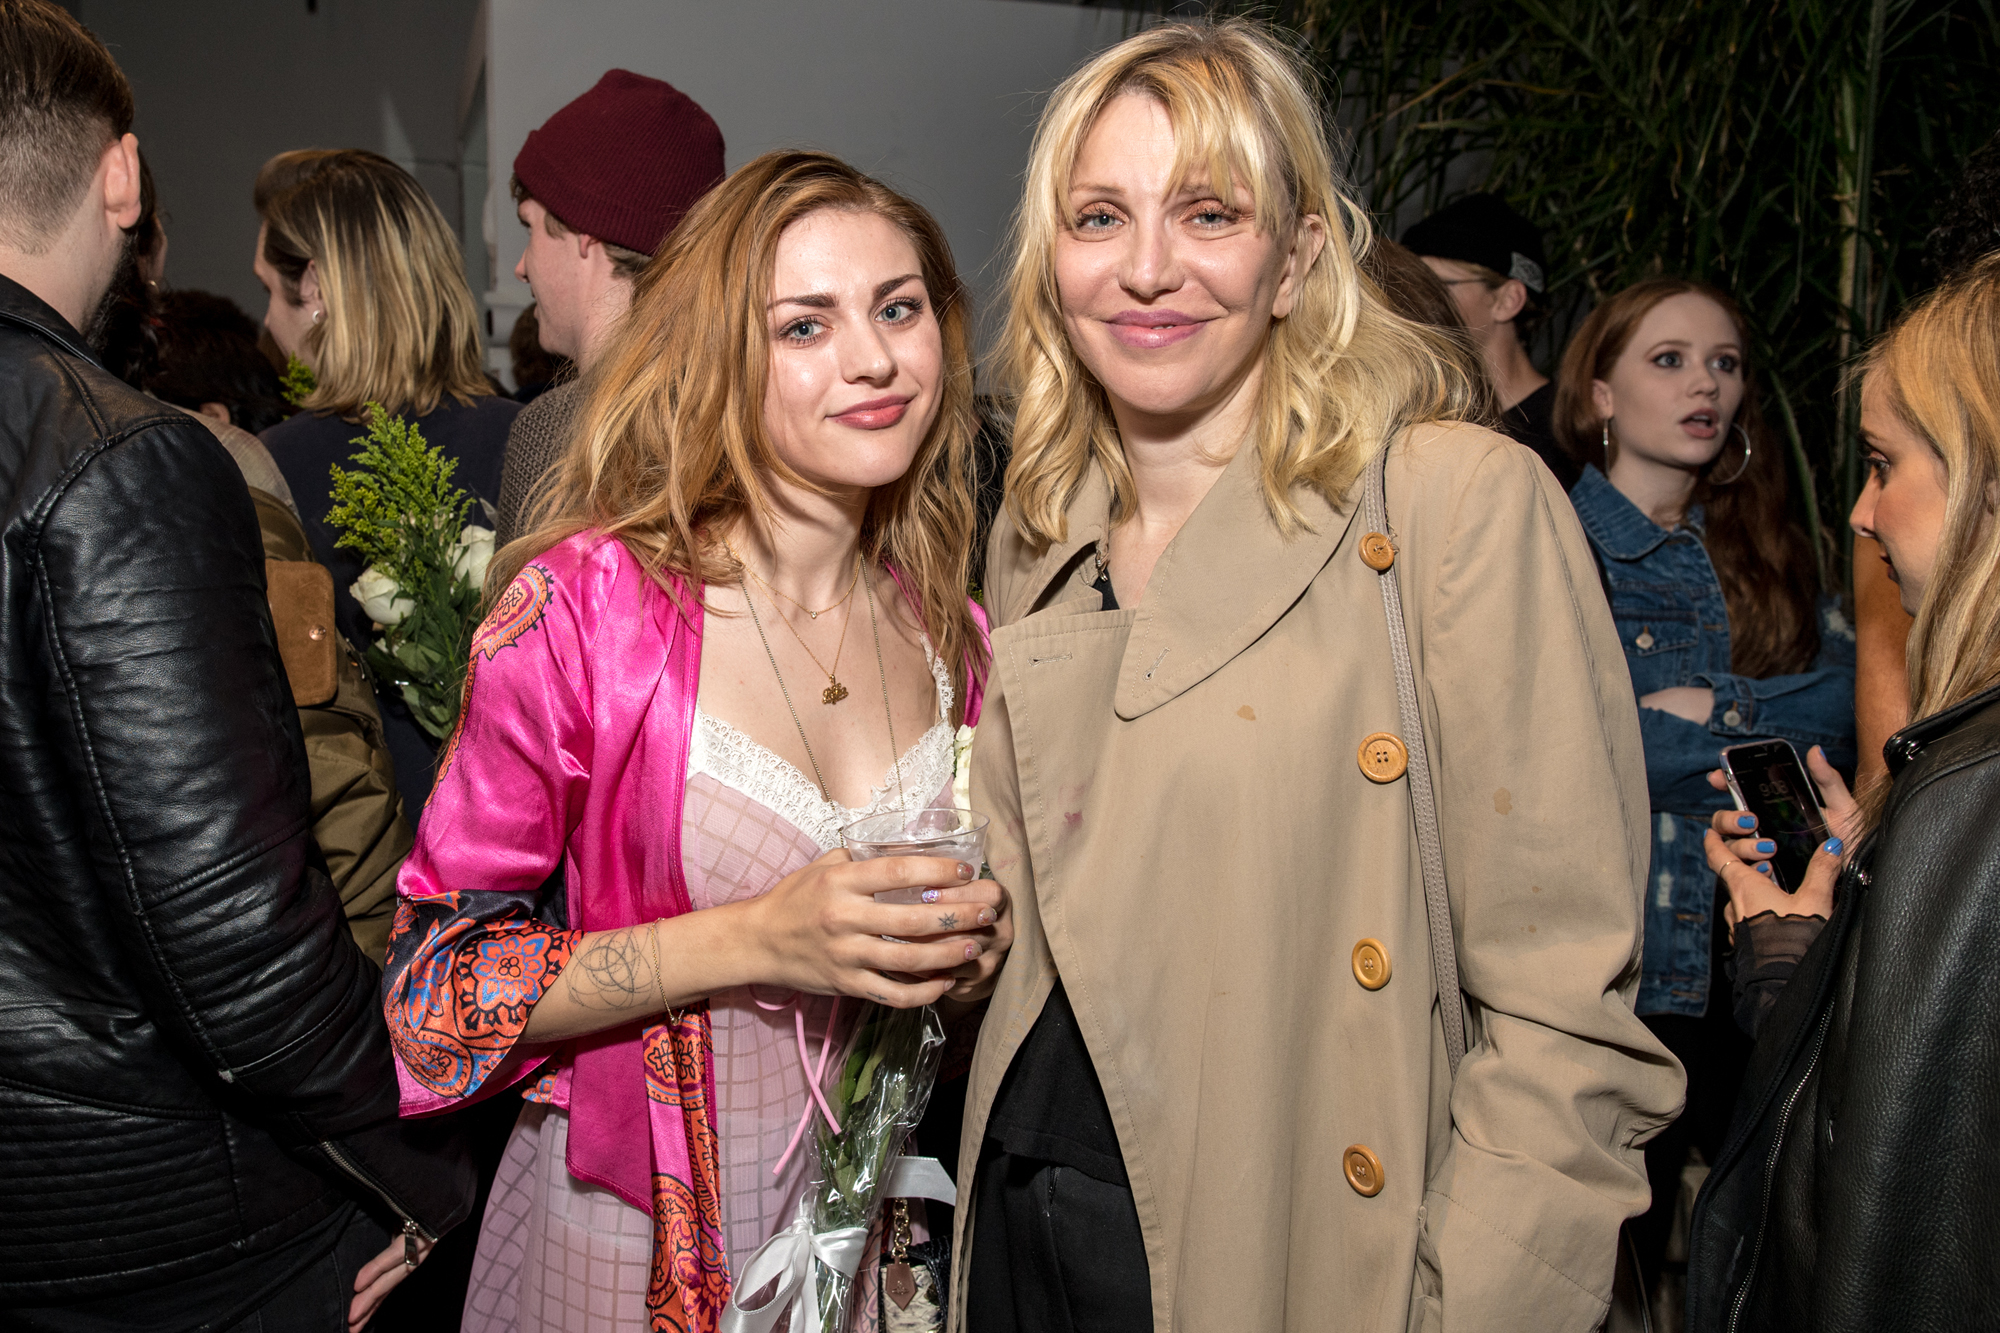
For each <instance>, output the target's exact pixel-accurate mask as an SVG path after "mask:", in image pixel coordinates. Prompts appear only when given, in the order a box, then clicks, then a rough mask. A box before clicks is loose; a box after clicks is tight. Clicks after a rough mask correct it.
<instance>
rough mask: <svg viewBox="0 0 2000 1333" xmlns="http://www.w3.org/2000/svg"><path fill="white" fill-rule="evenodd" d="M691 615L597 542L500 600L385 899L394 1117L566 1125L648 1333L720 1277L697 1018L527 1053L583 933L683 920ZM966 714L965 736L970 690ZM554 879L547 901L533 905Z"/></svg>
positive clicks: (701, 1317)
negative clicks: (607, 1208) (390, 896)
mask: <svg viewBox="0 0 2000 1333" xmlns="http://www.w3.org/2000/svg"><path fill="white" fill-rule="evenodd" d="M686 600H687V605H686V606H685V607H677V606H676V605H675V601H674V599H672V598H670V597H669V596H668V595H667V594H666V593H665V592H664V591H662V589H661V588H660V587H659V585H658V584H656V583H654V582H653V581H652V580H651V579H649V578H647V577H646V575H645V573H644V571H643V570H642V569H641V567H640V566H639V563H638V561H637V560H636V559H635V558H634V557H633V556H632V555H631V554H630V552H628V551H627V550H626V548H625V547H624V545H623V544H622V543H620V542H618V541H616V540H613V539H607V538H603V537H601V536H598V535H596V534H592V533H584V534H579V535H578V536H576V537H573V538H571V539H569V540H568V541H566V542H564V543H562V544H561V545H559V546H557V547H555V548H553V549H552V550H550V551H548V552H545V553H544V554H543V555H541V556H539V557H537V558H536V559H535V560H534V561H533V562H531V563H530V564H529V565H528V566H527V567H526V568H524V569H523V570H522V572H521V574H520V575H519V576H518V577H517V578H516V579H515V580H514V582H513V583H512V584H511V585H510V586H509V588H508V589H507V591H506V593H505V594H503V596H502V597H501V599H500V600H499V602H498V603H497V604H496V605H495V607H494V608H493V611H492V613H491V614H490V615H489V616H488V617H487V619H486V621H485V623H484V624H482V625H481V626H480V628H479V631H478V633H477V635H476V636H475V638H474V640H473V647H472V659H471V670H470V673H469V675H468V678H467V681H466V689H465V695H464V700H465V702H464V706H463V709H462V712H461V716H460V719H459V725H458V729H457V731H456V732H455V733H454V734H453V736H452V738H451V739H450V741H448V742H447V744H446V746H445V748H444V751H443V753H442V754H441V755H440V756H439V761H438V777H437V786H436V788H435V790H434V792H433V794H432V796H431V799H430V803H429V805H428V806H427V807H426V809H425V812H424V818H423V821H422V825H421V827H420V829H419V832H418V838H417V844H416V847H415V849H414V850H413V851H412V853H411V855H410V857H409V860H408V861H407V862H406V863H405V865H404V867H403V870H402V873H401V876H400V877H399V879H398V884H397V888H398V894H399V899H400V901H399V903H398V907H397V915H396V925H395V932H394V935H393V937H392V939H391V941H390V959H389V968H388V972H387V975H386V977H385V996H386V1001H385V1006H386V1013H387V1017H388V1021H389V1029H390V1033H391V1035H392V1039H393V1041H394V1044H395V1049H396V1052H397V1055H398V1057H399V1070H398V1072H399V1076H400V1078H401V1082H402V1089H403V1111H404V1114H405V1115H423V1114H427V1113H432V1112H436V1111H440V1110H445V1109H449V1108H450V1107H453V1106H456V1105H460V1104H463V1103H465V1102H469V1101H473V1100H477V1099H480V1098H483V1097H486V1096H489V1095H493V1094H495V1093H498V1092H500V1091H501V1090H503V1089H505V1088H507V1087H509V1086H511V1085H514V1084H517V1083H519V1082H521V1081H522V1080H524V1079H527V1078H529V1077H530V1076H531V1075H532V1076H536V1081H535V1083H534V1084H533V1086H532V1087H530V1088H529V1089H528V1091H527V1092H526V1094H525V1095H526V1096H527V1098H528V1099H529V1100H531V1101H542V1102H547V1103H551V1104H553V1105H555V1106H558V1107H565V1108H567V1113H568V1117H569V1121H568V1148H567V1167H568V1172H569V1175H570V1176H572V1177H574V1178H575V1179H576V1180H578V1181H584V1182H589V1183H591V1184H594V1185H597V1186H600V1187H602V1188H603V1189H606V1190H609V1191H611V1192H612V1193H613V1194H615V1195H616V1196H617V1197H618V1198H620V1199H622V1200H624V1201H625V1202H626V1203H628V1204H630V1205H631V1206H632V1207H634V1208H638V1209H640V1210H642V1211H643V1212H645V1213H646V1214H648V1215H649V1216H650V1217H651V1218H652V1220H653V1255H652V1270H651V1278H650V1283H649V1289H648V1292H647V1299H646V1305H647V1309H648V1314H649V1316H650V1321H651V1324H652V1326H653V1328H655V1329H661V1330H683V1329H685V1330H703V1331H709V1330H713V1329H714V1328H715V1325H716V1321H717V1319H718V1317H719V1314H720V1312H721V1310H722V1308H723V1307H724V1305H725V1304H726V1303H727V1300H728V1297H729V1290H730V1275H729V1266H728V1258H727V1256H726V1253H725V1249H726V1247H725V1246H724V1244H723V1239H722V1218H721V1211H720V1208H719V1205H718V1193H719V1179H720V1164H719V1160H718V1156H719V1150H718V1141H717V1134H716V1110H715V1108H716V1092H715V1086H716V1085H715V1065H714V1058H713V1046H712V1036H711V1027H710V1014H709V1011H708V1006H707V1005H706V1004H701V1005H695V1006H691V1007H690V1008H689V1009H688V1010H686V1011H685V1012H684V1013H682V1014H681V1015H680V1016H679V1017H677V1018H675V1019H674V1020H673V1021H671V1022H669V1021H665V1020H664V1018H663V1019H662V1020H661V1021H655V1022H652V1023H649V1024H646V1025H645V1026H644V1027H643V1030H642V1029H641V1027H640V1026H639V1025H636V1024H635V1025H631V1026H628V1027H625V1028H619V1029H613V1030H610V1031H607V1032H603V1033H600V1034H597V1035H595V1036H592V1037H588V1038H584V1039H582V1040H579V1041H575V1042H571V1043H566V1044H565V1045H564V1046H562V1047H561V1048H560V1049H555V1048H550V1047H530V1046H526V1045H523V1044H522V1043H521V1042H520V1036H521V1032H522V1030H523V1028H524V1027H525V1026H526V1023H527V1017H528V1013H529V1011H530V1010H531V1009H532V1008H533V1006H534V1004H535V1003H536V1001H537V1000H539V999H540V998H541V996H542V994H543V993H544V992H545V991H546V990H547V989H548V987H549V986H550V984H551V983H553V981H554V980H555V978H556V976H557V975H558V974H559V973H560V972H561V970H562V968H563V966H564V965H565V964H566V963H567V962H568V961H569V958H570V954H571V951H572V949H573V948H574V947H575V946H576V943H577V941H578V940H579V939H580V937H581V936H582V935H583V934H584V933H585V932H590V931H601V930H607V929H614V928H617V927H620V926H628V925H634V924H637V923H639V922H643V921H651V920H654V919H656V918H659V917H667V916H675V915H678V914H680V913H682V912H686V911H689V910H692V909H693V907H694V906H695V904H694V903H693V902H692V901H691V899H690V893H689V886H688V883H687V878H686V874H685V872H684V868H683V856H682V850H683V849H682V845H681V842H682V827H683V826H682V819H681V812H682V809H683V803H684V799H685V797H686V784H687V780H688V779H687V772H688V758H689V745H690V737H691V734H692V732H693V729H694V719H695V699H696V691H697V688H698V686H699V682H700V676H701V659H700V651H701V610H700V605H699V602H698V600H697V599H686ZM967 705H968V706H967V709H966V717H967V721H968V722H973V721H975V720H976V718H977V710H978V693H977V685H976V683H973V684H972V685H971V686H970V690H969V697H968V700H967ZM558 868H560V869H561V870H562V872H563V881H562V882H563V885H564V893H563V895H562V899H563V901H562V902H561V904H560V905H559V906H558V905H557V904H554V903H549V902H539V901H538V899H539V898H540V896H541V891H542V889H543V886H544V884H545V883H546V882H547V881H548V880H549V879H550V876H551V874H552V873H553V872H554V871H556V870H557V869H558ZM558 919H559V920H561V921H563V922H566V925H558V924H555V923H554V922H555V921H556V920H558ZM665 961H667V960H663V962H665Z"/></svg>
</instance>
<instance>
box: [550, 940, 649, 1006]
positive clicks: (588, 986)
mask: <svg viewBox="0 0 2000 1333" xmlns="http://www.w3.org/2000/svg"><path fill="white" fill-rule="evenodd" d="M646 929H647V927H645V926H632V927H628V928H627V929H624V930H614V931H609V932H607V933H606V934H604V935H602V936H600V937H599V938H598V939H597V940H596V941H595V942H594V943H592V944H591V945H590V947H589V948H587V949H585V950H584V951H583V952H582V953H580V954H578V955H577V956H576V957H575V958H573V959H571V960H570V965H569V966H568V967H566V968H564V969H563V974H562V975H563V980H564V982H565V983H567V985H568V987H569V998H570V999H571V1000H573V1001H575V1003H576V1005H577V1007H579V1008H582V1009H597V1010H602V1011H607V1012H612V1013H616V1012H618V1011H620V1010H625V1009H639V1008H652V1007H654V1004H655V1000H654V982H653V968H652V963H651V961H650V960H649V959H648V958H647V956H646V951H645V950H646V942H645V939H644V938H643V934H642V932H644V931H645V930H646Z"/></svg>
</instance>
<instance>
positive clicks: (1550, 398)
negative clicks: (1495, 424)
mask: <svg viewBox="0 0 2000 1333" xmlns="http://www.w3.org/2000/svg"><path fill="white" fill-rule="evenodd" d="M1555 409H1556V386H1555V381H1554V380H1550V381H1549V382H1548V383H1547V384H1544V385H1543V386H1542V387H1541V388H1539V389H1537V390H1535V391H1534V392H1533V393H1531V394H1529V395H1528V396H1527V397H1526V398H1523V399H1522V400H1521V401H1520V402H1518V403H1516V404H1514V405H1513V406H1512V407H1510V408H1508V409H1507V410H1506V411H1504V412H1502V413H1501V414H1500V422H1499V427H1500V433H1501V434H1502V435H1505V436H1506V437H1507V438H1508V439H1510V440H1513V441H1515V442H1516V443H1519V444H1525V445H1527V446H1528V447H1529V448H1530V449H1533V450H1534V451H1535V456H1536V457H1538V458H1540V459H1541V460H1542V462H1544V463H1546V464H1548V468H1549V471H1551V472H1553V473H1555V474H1556V480H1557V481H1559V482H1561V483H1562V488H1563V490H1564V491H1568V490H1570V489H1572V488H1573V487H1575V485H1576V481H1577V478H1578V477H1581V476H1582V475H1583V465H1582V464H1580V463H1578V462H1577V461H1576V460H1575V459H1574V458H1571V457H1570V456H1569V453H1568V451H1567V450H1565V449H1564V448H1563V447H1562V446H1561V445H1560V444H1558V443H1556V432H1555V424H1554V419H1555Z"/></svg>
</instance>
